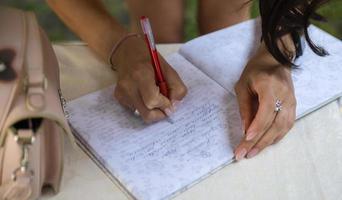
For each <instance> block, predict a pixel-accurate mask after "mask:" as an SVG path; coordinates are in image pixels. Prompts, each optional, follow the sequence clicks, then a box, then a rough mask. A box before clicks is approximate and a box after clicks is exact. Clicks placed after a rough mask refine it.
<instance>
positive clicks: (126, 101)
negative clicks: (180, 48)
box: [111, 37, 187, 123]
mask: <svg viewBox="0 0 342 200" xmlns="http://www.w3.org/2000/svg"><path fill="white" fill-rule="evenodd" d="M155 53H156V55H158V57H159V61H160V69H161V71H162V75H163V80H164V81H165V83H162V84H165V85H167V93H168V94H167V95H166V94H165V91H164V89H162V87H163V86H162V87H160V85H161V84H159V83H158V79H157V77H156V76H157V75H156V72H155V66H153V64H152V63H151V56H150V53H149V49H148V48H147V45H146V42H145V41H144V38H142V37H130V38H128V39H126V40H125V41H124V42H123V43H122V44H121V45H120V47H119V48H118V49H117V50H116V52H115V54H114V55H113V57H112V58H111V59H112V60H111V61H112V63H113V65H115V66H116V70H117V72H118V82H117V86H116V88H115V92H114V96H115V98H116V99H117V100H118V101H119V103H120V104H122V105H124V106H126V107H128V108H131V109H132V110H137V111H138V112H139V114H140V116H141V117H142V119H143V120H144V121H145V122H146V123H152V122H156V121H159V120H162V119H164V118H166V117H167V115H168V116H169V115H172V113H173V112H174V111H175V108H176V106H177V104H179V102H180V101H181V100H182V99H183V97H184V96H185V95H186V93H187V88H186V86H185V85H184V83H183V81H182V80H181V78H180V77H179V75H178V74H177V72H176V71H175V70H174V69H173V68H172V67H171V66H170V65H169V64H168V63H167V62H166V61H165V60H164V58H163V57H162V56H161V55H159V53H157V51H155ZM156 80H157V81H156ZM162 93H164V95H163V94H162Z"/></svg>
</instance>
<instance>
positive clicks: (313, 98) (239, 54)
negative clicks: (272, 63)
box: [180, 18, 342, 119]
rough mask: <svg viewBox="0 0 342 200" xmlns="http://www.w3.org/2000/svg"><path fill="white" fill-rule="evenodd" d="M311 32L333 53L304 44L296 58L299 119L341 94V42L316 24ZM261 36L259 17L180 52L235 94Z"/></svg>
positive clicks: (218, 32)
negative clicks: (319, 53) (317, 51)
mask: <svg viewBox="0 0 342 200" xmlns="http://www.w3.org/2000/svg"><path fill="white" fill-rule="evenodd" d="M309 35H310V37H311V39H312V40H313V41H314V43H316V44H318V45H319V46H323V47H324V48H325V49H326V50H327V51H328V52H329V54H330V55H329V56H326V57H320V56H317V55H316V54H314V53H313V52H312V50H311V49H310V48H309V46H308V45H307V44H305V45H304V54H303V56H301V57H300V59H298V60H297V61H296V64H297V65H299V69H296V70H293V72H292V77H293V82H294V87H295V94H296V98H297V104H298V105H297V112H296V113H297V119H298V118H300V117H302V116H304V115H305V114H308V113H309V112H311V111H313V110H315V109H317V108H319V107H320V106H322V105H324V104H326V103H328V102H330V101H332V100H334V99H336V98H338V97H339V96H342V64H341V63H342V42H341V41H340V40H338V39H336V38H334V37H333V36H331V35H329V34H328V33H326V32H324V31H322V30H320V29H319V28H317V27H315V26H310V27H309ZM260 38H261V27H260V19H259V18H258V19H257V20H249V21H246V22H244V23H240V24H237V25H235V26H233V27H230V28H226V29H223V30H220V31H217V32H214V33H211V34H209V35H206V36H202V37H199V38H197V39H194V40H193V41H190V42H188V43H186V44H185V45H183V46H182V47H181V49H180V54H182V55H183V56H184V57H185V58H186V59H188V60H189V61H190V62H191V63H193V64H194V65H195V66H196V67H197V68H199V69H200V70H201V71H203V72H204V73H205V74H207V75H208V76H209V77H211V78H212V79H213V80H215V81H217V83H219V84H220V85H221V86H222V87H224V88H225V89H227V90H228V91H230V92H231V93H233V94H235V92H234V85H235V83H236V82H237V81H238V80H239V78H240V75H241V73H242V71H243V69H244V67H245V65H246V64H247V62H248V60H249V59H250V57H251V56H252V55H253V54H254V53H255V51H256V49H257V47H258V46H259V44H260Z"/></svg>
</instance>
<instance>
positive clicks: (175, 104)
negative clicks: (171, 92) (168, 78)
mask: <svg viewBox="0 0 342 200" xmlns="http://www.w3.org/2000/svg"><path fill="white" fill-rule="evenodd" d="M180 104H181V101H178V100H172V106H173V107H174V109H176V108H177V107H178V106H179V105H180Z"/></svg>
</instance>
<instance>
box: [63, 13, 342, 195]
mask: <svg viewBox="0 0 342 200" xmlns="http://www.w3.org/2000/svg"><path fill="white" fill-rule="evenodd" d="M259 24H260V23H259V21H258V20H250V21H247V22H244V23H241V24H238V25H235V26H233V27H230V28H226V29H223V30H220V31H217V32H214V33H211V34H209V35H205V36H202V37H199V38H197V39H194V40H192V41H190V42H188V43H186V44H184V45H183V46H182V47H181V49H180V50H179V52H178V53H175V54H173V55H171V56H169V57H168V58H167V61H168V62H169V63H170V64H171V65H172V66H173V67H174V68H175V69H176V70H177V72H178V73H179V74H180V76H181V77H182V79H183V80H184V82H185V84H186V85H187V87H188V89H189V90H188V95H187V96H186V97H185V99H184V101H183V103H182V104H181V105H180V106H179V108H178V109H177V112H176V113H175V114H174V116H173V120H174V122H175V123H174V124H170V123H169V122H167V121H161V122H158V123H155V124H152V125H146V124H144V123H143V122H142V120H140V119H139V118H137V117H135V116H134V115H133V114H132V113H131V111H129V110H127V109H125V108H123V107H121V106H120V105H119V104H118V102H116V101H115V100H114V99H113V98H112V92H113V89H114V87H115V86H111V87H109V88H105V89H103V90H100V91H97V92H94V93H91V94H88V95H85V96H83V97H80V98H78V99H76V100H73V101H71V102H69V103H68V111H69V113H70V124H71V126H72V127H73V129H74V132H75V135H76V137H77V139H78V141H79V142H80V144H81V146H82V147H83V148H84V149H85V150H86V152H87V153H89V155H90V156H91V157H92V158H93V159H94V160H95V161H96V162H97V163H98V164H99V166H101V168H102V169H103V170H104V171H105V172H106V173H107V174H108V175H109V176H110V177H111V178H112V180H115V182H116V183H119V185H120V186H122V188H123V189H124V190H125V191H126V192H127V193H128V194H130V195H131V197H133V198H136V199H142V200H154V199H169V198H171V197H173V196H174V195H175V194H177V193H179V192H181V191H184V190H186V188H188V187H190V186H191V185H193V184H195V183H197V182H198V181H200V180H202V179H203V178H204V177H206V176H208V175H210V174H212V173H214V172H215V171H216V170H218V169H220V168H222V167H223V166H225V165H227V164H229V163H231V162H232V161H233V149H234V147H235V145H236V144H238V142H239V141H240V139H241V137H242V130H241V122H240V117H239V112H238V104H237V101H236V97H235V96H234V91H233V86H234V84H235V82H236V81H237V80H238V78H239V76H240V74H241V72H242V70H243V68H244V66H245V64H246V63H247V61H248V58H249V57H250V56H251V55H253V53H254V52H255V49H256V48H257V46H258V43H259V41H260V25H259ZM309 32H310V35H311V37H312V39H313V40H314V41H315V42H316V43H318V44H321V45H323V46H324V47H326V49H327V50H328V51H329V53H330V56H328V57H323V58H322V57H318V56H316V55H314V54H313V52H312V51H311V49H310V48H308V47H307V48H305V51H304V55H303V56H302V58H301V59H299V60H298V61H297V62H299V63H298V64H299V65H300V69H298V70H295V71H293V79H294V85H295V90H296V97H297V101H298V106H297V118H300V117H302V116H304V115H305V114H307V113H309V112H311V111H313V110H315V109H317V108H319V107H320V106H322V105H324V104H326V103H328V102H330V101H332V100H334V99H336V98H338V97H340V96H341V95H342V66H341V63H342V43H341V41H339V40H338V39H336V38H334V37H332V36H330V35H328V34H327V33H325V32H323V31H321V30H320V29H318V28H316V27H314V26H311V27H310V31H309Z"/></svg>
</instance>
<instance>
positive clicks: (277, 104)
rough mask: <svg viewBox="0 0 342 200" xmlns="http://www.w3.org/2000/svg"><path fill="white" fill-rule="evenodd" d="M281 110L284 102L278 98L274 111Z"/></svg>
mask: <svg viewBox="0 0 342 200" xmlns="http://www.w3.org/2000/svg"><path fill="white" fill-rule="evenodd" d="M281 110H282V102H281V101H280V100H279V99H277V101H276V103H275V108H274V111H275V112H279V111H281Z"/></svg>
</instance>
